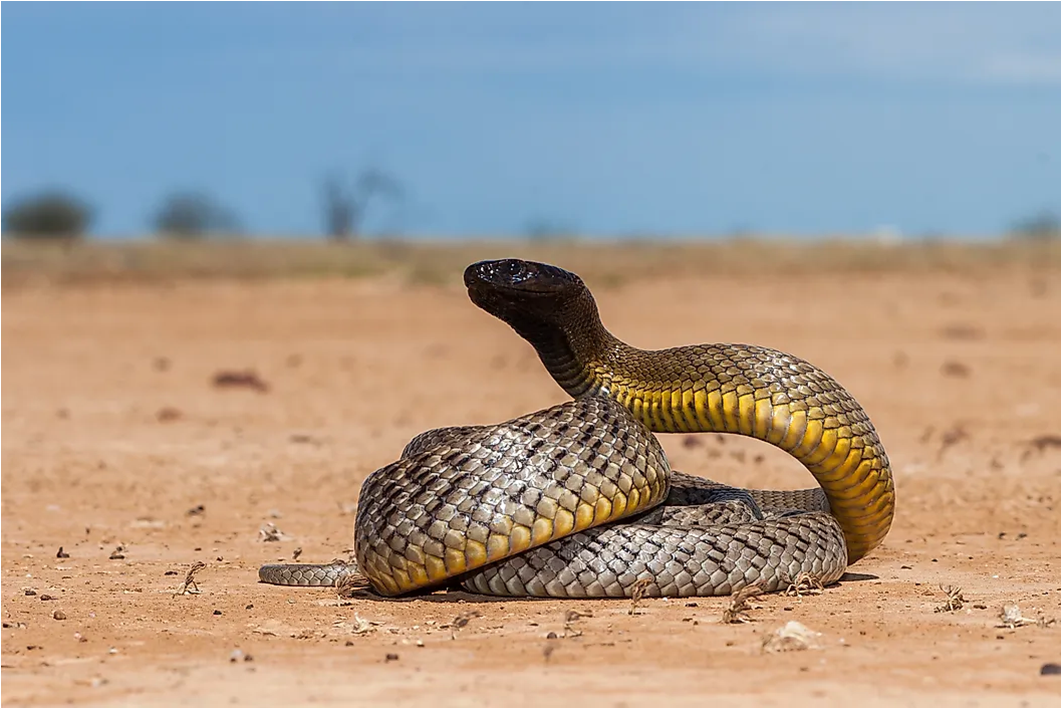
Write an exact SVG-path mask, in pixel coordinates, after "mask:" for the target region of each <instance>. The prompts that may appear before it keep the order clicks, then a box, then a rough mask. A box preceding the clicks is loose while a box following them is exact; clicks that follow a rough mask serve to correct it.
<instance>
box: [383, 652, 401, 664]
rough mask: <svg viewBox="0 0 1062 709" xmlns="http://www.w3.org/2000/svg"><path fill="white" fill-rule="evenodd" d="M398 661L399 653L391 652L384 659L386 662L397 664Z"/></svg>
mask: <svg viewBox="0 0 1062 709" xmlns="http://www.w3.org/2000/svg"><path fill="white" fill-rule="evenodd" d="M396 660H398V653H397V652H389V653H387V656H386V657H384V662H395V661H396Z"/></svg>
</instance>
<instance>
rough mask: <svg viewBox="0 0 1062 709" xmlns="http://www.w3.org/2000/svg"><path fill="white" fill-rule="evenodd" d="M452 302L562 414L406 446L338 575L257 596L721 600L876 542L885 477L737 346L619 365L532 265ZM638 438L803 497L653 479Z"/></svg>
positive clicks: (680, 350)
mask: <svg viewBox="0 0 1062 709" xmlns="http://www.w3.org/2000/svg"><path fill="white" fill-rule="evenodd" d="M465 285H466V286H467V287H468V292H469V296H470V298H471V299H472V301H473V302H474V303H475V304H476V305H478V306H479V307H481V308H483V309H484V310H486V311H488V312H490V313H491V314H493V315H495V316H497V317H499V318H500V319H502V320H503V321H505V322H506V323H508V324H509V325H510V326H511V327H512V328H513V329H514V330H515V331H516V332H517V333H518V334H520V335H521V336H522V337H524V339H526V340H528V341H529V342H530V343H531V344H532V345H533V346H534V347H535V349H536V350H537V352H538V355H539V358H540V359H541V360H542V362H543V364H545V366H546V368H547V369H548V371H549V372H550V374H551V375H552V376H553V378H554V379H555V380H556V381H557V382H558V384H560V385H561V386H562V387H563V388H564V389H565V391H567V392H568V393H569V394H570V395H571V396H572V397H573V398H574V400H573V401H570V402H568V403H564V404H560V405H558V406H554V407H552V408H549V409H545V410H543V411H538V412H535V413H532V414H528V415H526V416H521V417H519V418H516V419H513V420H511V421H507V422H505V423H501V424H497V425H494V426H463V427H455V428H444V429H436V430H432V431H428V432H426V433H423V434H421V435H419V436H417V437H416V438H414V439H413V440H412V441H411V442H410V443H409V445H407V446H406V449H405V450H404V451H403V453H402V456H401V458H400V459H399V460H398V461H397V462H395V463H392V464H391V465H389V466H387V467H384V468H381V469H380V470H377V471H376V472H374V473H373V474H372V475H370V476H369V477H368V478H367V479H366V480H365V483H364V484H363V485H362V489H361V493H360V498H359V504H358V512H357V517H356V521H355V524H354V537H355V539H354V542H355V553H356V558H357V565H356V567H355V566H354V565H347V564H342V563H333V564H325V565H313V564H270V565H266V566H263V567H262V568H261V569H260V570H259V578H260V579H261V580H262V581H265V582H268V583H277V584H284V585H314V586H327V585H333V584H335V583H336V582H337V581H338V580H339V579H340V578H341V577H342V576H343V575H345V574H347V573H349V572H350V571H352V570H354V569H355V568H356V569H357V570H359V571H360V572H361V573H362V574H364V575H365V576H366V577H367V578H368V580H369V581H370V583H371V584H372V586H373V588H374V589H375V590H376V591H378V592H379V593H381V594H384V595H388V596H391V595H397V594H402V593H406V592H409V591H415V590H418V589H427V588H432V587H437V586H440V585H443V584H445V583H447V582H451V581H459V582H460V583H462V585H463V586H464V587H465V588H466V589H468V590H471V591H475V592H480V593H491V594H499V595H531V596H558V597H564V596H572V597H587V596H630V595H632V594H633V593H634V590H635V588H640V589H641V590H640V592H641V593H642V594H643V595H647V596H665V595H666V596H695V595H704V596H710V595H726V594H729V593H732V592H734V591H737V590H739V589H741V588H742V587H744V586H746V585H748V584H750V583H759V584H760V585H761V587H762V588H763V589H764V590H766V591H773V590H778V589H780V588H785V587H786V586H787V585H788V584H790V583H792V582H793V581H795V580H796V579H797V578H798V577H799V576H800V575H801V574H802V573H808V574H811V576H812V577H813V578H815V579H816V580H818V581H819V582H821V583H824V584H825V583H832V582H833V581H836V580H837V579H839V578H840V577H841V575H842V574H843V573H844V569H845V567H846V566H847V565H848V564H849V563H852V562H854V561H856V560H858V559H860V558H862V557H863V556H864V555H866V554H867V553H868V552H869V551H870V550H872V549H873V548H874V547H876V546H877V545H878V544H879V543H880V542H881V540H882V539H883V538H884V537H885V535H886V533H887V532H888V530H889V527H890V525H891V523H892V517H893V508H894V501H895V492H894V489H893V481H892V474H891V470H890V468H889V462H888V457H887V456H886V454H885V451H884V449H883V447H882V445H881V442H880V441H879V439H878V436H877V433H876V432H875V430H874V427H873V425H872V424H871V422H870V420H869V418H868V417H867V415H866V413H865V412H864V410H863V409H862V407H860V406H859V404H858V403H857V402H856V401H855V399H854V398H852V396H851V395H850V394H849V393H848V392H847V391H845V390H844V389H843V388H842V387H841V386H840V385H839V384H838V383H837V382H835V381H834V380H833V379H832V378H831V377H830V376H829V375H827V374H826V373H825V372H823V371H822V370H820V369H818V368H816V367H814V366H813V365H811V364H809V363H807V362H805V361H803V360H801V359H798V358H796V357H794V356H792V355H789V354H785V353H783V352H778V351H775V350H771V349H767V348H763V347H756V346H751V345H731V344H713V345H692V346H685V347H676V348H672V349H667V350H659V351H645V350H639V349H636V348H633V347H631V346H629V345H627V344H625V343H623V342H621V341H620V340H618V339H616V338H615V337H613V336H612V335H611V334H610V333H609V332H608V331H607V330H606V329H605V328H604V326H603V325H602V324H601V320H600V317H599V315H598V311H597V306H596V304H595V302H594V299H593V296H592V295H591V294H590V291H589V290H588V289H587V288H586V286H585V285H584V284H583V282H582V280H581V279H579V277H578V276H576V275H575V274H572V273H569V272H567V271H564V270H562V269H559V268H556V267H554V266H549V265H546V264H539V263H532V262H528V261H520V260H515V259H506V260H501V261H483V262H480V263H476V264H473V265H471V266H469V267H468V269H466V271H465ZM652 431H656V432H671V433H674V432H700V431H716V432H725V433H736V434H741V435H745V436H751V437H754V438H758V439H760V440H764V441H767V442H768V443H771V444H773V445H775V446H777V447H779V448H781V449H783V450H785V451H786V452H788V453H789V454H790V455H792V456H793V457H794V458H796V459H797V460H799V461H800V462H801V463H803V464H804V466H805V467H806V468H807V469H808V470H809V471H810V472H811V473H812V474H813V475H814V476H815V478H816V480H817V481H818V483H819V487H818V488H812V489H809V490H797V491H770V490H745V489H741V488H734V487H729V486H726V485H722V484H719V483H715V482H712V481H710V480H706V479H704V478H697V477H693V476H689V475H683V474H681V473H677V472H672V471H671V470H670V466H669V465H668V462H667V458H666V456H665V455H664V452H663V450H662V448H661V447H660V444H659V442H658V441H657V440H656V438H655V437H654V436H653V435H652V433H651V432H652ZM618 520H623V521H622V522H619V523H617V521H618Z"/></svg>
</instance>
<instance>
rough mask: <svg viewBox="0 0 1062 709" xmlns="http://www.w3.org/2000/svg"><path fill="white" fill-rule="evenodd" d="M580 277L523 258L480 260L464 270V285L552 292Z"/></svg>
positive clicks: (575, 282) (576, 281)
mask: <svg viewBox="0 0 1062 709" xmlns="http://www.w3.org/2000/svg"><path fill="white" fill-rule="evenodd" d="M580 283H581V281H580V280H579V277H578V276H576V275H575V274H574V273H569V272H568V271H565V270H564V269H562V268H557V267H556V266H550V265H549V264H545V263H536V262H534V261H524V260H522V259H499V260H496V261H480V262H479V263H474V264H472V265H471V266H469V267H468V268H467V269H465V285H466V286H468V287H469V288H472V287H477V286H478V287H484V286H485V287H488V288H491V287H493V288H498V289H506V290H515V291H520V292H526V293H552V292H556V291H558V290H561V289H562V288H565V287H567V286H571V285H574V284H580Z"/></svg>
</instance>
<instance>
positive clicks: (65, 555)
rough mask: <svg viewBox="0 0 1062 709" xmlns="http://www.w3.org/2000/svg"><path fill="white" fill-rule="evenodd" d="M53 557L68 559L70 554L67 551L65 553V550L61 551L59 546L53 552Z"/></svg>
mask: <svg viewBox="0 0 1062 709" xmlns="http://www.w3.org/2000/svg"><path fill="white" fill-rule="evenodd" d="M55 558H56V559H69V558H70V555H69V554H68V553H66V552H65V551H63V548H62V547H59V551H57V552H55Z"/></svg>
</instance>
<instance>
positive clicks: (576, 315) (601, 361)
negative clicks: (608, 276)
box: [510, 300, 634, 398]
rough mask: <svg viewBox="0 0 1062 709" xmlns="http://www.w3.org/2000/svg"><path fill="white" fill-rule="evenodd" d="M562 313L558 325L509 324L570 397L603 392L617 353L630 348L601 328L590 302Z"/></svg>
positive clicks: (595, 309)
mask: <svg viewBox="0 0 1062 709" xmlns="http://www.w3.org/2000/svg"><path fill="white" fill-rule="evenodd" d="M565 310H566V312H565V313H564V317H562V318H559V320H560V323H559V324H558V323H555V322H543V321H541V320H523V321H521V320H516V321H513V322H510V325H511V326H512V328H513V329H514V330H515V331H516V333H517V334H518V335H520V336H521V337H523V338H524V339H525V340H527V341H528V342H529V343H530V344H531V346H532V347H534V348H535V352H536V353H537V354H538V357H539V359H540V360H541V361H542V364H543V365H545V367H546V371H548V372H549V373H550V376H552V377H553V379H554V380H555V381H556V382H557V384H559V385H560V386H561V388H563V389H564V391H566V392H567V393H568V394H569V395H570V396H572V397H573V398H579V397H581V396H583V395H585V394H587V393H596V392H601V391H605V390H607V388H608V384H609V381H610V379H611V377H610V373H611V368H610V367H611V362H612V361H613V359H616V360H617V361H618V359H619V357H618V356H616V355H617V354H618V353H619V351H622V350H624V349H627V350H632V351H633V349H634V348H632V347H630V346H629V345H627V344H625V343H623V342H622V341H620V340H619V339H617V338H616V337H614V336H613V335H612V334H611V333H610V332H609V331H608V330H606V329H605V327H604V326H603V325H602V324H601V320H600V318H599V317H598V314H597V307H596V305H595V304H594V303H593V301H592V300H591V301H590V302H579V303H576V304H574V305H573V306H569V307H568V308H566V309H565Z"/></svg>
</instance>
